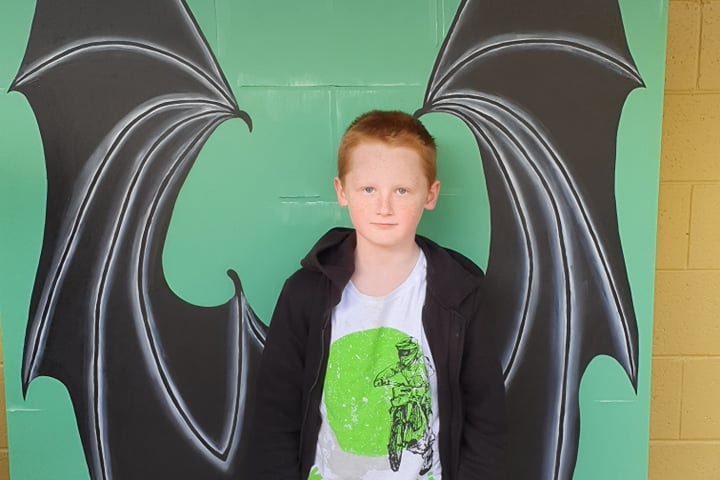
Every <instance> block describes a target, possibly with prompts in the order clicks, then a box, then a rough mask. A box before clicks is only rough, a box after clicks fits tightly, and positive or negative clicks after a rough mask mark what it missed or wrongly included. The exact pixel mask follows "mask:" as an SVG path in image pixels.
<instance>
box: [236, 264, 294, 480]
mask: <svg viewBox="0 0 720 480" xmlns="http://www.w3.org/2000/svg"><path fill="white" fill-rule="evenodd" d="M293 285H297V282H293V277H290V279H288V281H286V282H285V285H284V286H283V289H282V291H281V292H280V297H279V298H278V302H277V305H276V306H275V311H274V313H273V316H272V320H271V322H270V327H269V330H268V334H267V339H266V342H265V348H264V351H263V355H262V359H261V362H260V370H259V374H258V377H257V378H258V384H257V388H256V394H257V397H256V403H255V415H254V417H253V424H252V427H251V431H252V434H251V446H250V448H249V453H250V454H249V455H248V463H249V464H250V466H249V472H251V475H250V478H253V479H254V480H264V479H267V480H299V479H300V459H299V448H300V447H299V444H300V430H301V426H302V416H303V393H302V382H303V371H304V369H303V365H304V358H305V348H306V345H307V329H308V327H307V324H306V322H305V320H304V318H303V314H304V310H305V309H304V306H303V301H302V299H303V295H301V294H300V292H298V291H296V290H297V287H293Z"/></svg>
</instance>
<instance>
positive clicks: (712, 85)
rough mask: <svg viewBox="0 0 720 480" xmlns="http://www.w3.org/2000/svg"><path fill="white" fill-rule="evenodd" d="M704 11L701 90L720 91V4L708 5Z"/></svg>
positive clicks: (700, 75) (701, 42)
mask: <svg viewBox="0 0 720 480" xmlns="http://www.w3.org/2000/svg"><path fill="white" fill-rule="evenodd" d="M702 8H703V10H702V34H701V40H700V45H701V48H700V73H699V78H698V85H699V87H700V88H701V89H715V90H717V89H720V2H712V3H706V4H704V5H703V7H702Z"/></svg>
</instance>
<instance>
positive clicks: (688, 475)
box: [648, 442, 720, 480]
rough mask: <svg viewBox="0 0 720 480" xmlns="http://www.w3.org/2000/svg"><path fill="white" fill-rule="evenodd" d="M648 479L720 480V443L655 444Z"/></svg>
mask: <svg viewBox="0 0 720 480" xmlns="http://www.w3.org/2000/svg"><path fill="white" fill-rule="evenodd" d="M648 478H649V479H650V480H679V479H692V480H717V479H718V478H720V442H712V443H694V442H693V443H682V442H651V443H650V469H649V475H648Z"/></svg>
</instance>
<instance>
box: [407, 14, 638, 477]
mask: <svg viewBox="0 0 720 480" xmlns="http://www.w3.org/2000/svg"><path fill="white" fill-rule="evenodd" d="M639 86H642V80H641V79H640V76H639V74H638V72H637V70H636V67H635V65H634V63H633V60H632V58H631V55H630V52H629V50H628V46H627V43H626V39H625V34H624V29H623V24H622V18H621V15H620V11H619V7H618V4H617V1H615V0H579V1H575V2H569V3H568V2H563V1H560V0H544V1H537V0H486V1H482V0H465V1H463V2H462V4H461V5H460V8H459V10H458V13H457V15H456V17H455V19H454V22H453V24H452V26H451V28H450V31H449V33H448V35H447V38H446V39H445V43H444V45H443V46H442V49H441V52H440V54H439V56H438V58H437V61H436V64H435V67H434V70H433V72H432V75H431V78H430V81H429V85H428V87H427V93H426V97H425V105H424V108H423V109H422V110H421V112H448V113H450V114H452V115H455V116H457V117H459V118H460V119H462V120H463V121H464V122H465V123H466V124H467V126H468V127H469V128H470V129H471V130H472V132H473V134H474V136H475V138H476V140H477V144H478V147H479V149H480V153H481V156H482V161H483V168H484V171H485V176H486V182H487V188H488V194H489V201H490V209H491V214H490V215H491V226H492V232H491V243H490V255H489V261H488V266H487V278H488V282H487V284H488V285H489V289H490V290H491V292H490V294H489V298H492V299H494V301H493V305H492V306H491V311H492V314H493V318H494V320H495V321H496V323H497V324H496V329H497V332H498V333H497V335H498V339H499V343H498V344H499V345H500V350H501V360H502V365H503V368H504V373H505V380H506V387H507V392H508V412H509V418H510V439H509V448H508V455H509V457H511V459H510V460H509V461H508V462H507V465H508V470H509V476H508V478H512V479H514V480H519V479H533V480H537V479H570V478H571V477H572V474H573V470H574V468H575V463H576V458H577V451H578V439H579V405H578V390H579V383H580V379H581V376H582V374H583V372H584V370H585V368H586V367H587V365H588V363H589V362H590V361H591V360H592V359H593V358H594V357H595V356H597V355H600V354H606V355H610V356H612V357H613V358H615V359H616V360H617V361H618V362H619V363H620V364H621V365H622V367H623V368H624V369H625V371H626V372H627V375H628V377H629V379H630V381H631V382H632V384H633V385H634V387H635V388H637V376H638V333H637V324H636V319H635V313H634V308H633V305H632V298H631V294H630V287H629V283H628V278H627V273H626V270H625V261H624V257H623V252H622V247H621V244H620V237H619V233H618V224H617V214H616V205H615V194H614V174H615V172H614V170H615V146H616V138H617V128H618V122H619V118H620V113H621V110H622V107H623V104H624V102H625V100H626V98H627V96H628V94H629V93H630V92H631V91H632V90H633V89H635V88H637V87H639ZM518 459H522V461H518Z"/></svg>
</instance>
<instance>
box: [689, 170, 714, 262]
mask: <svg viewBox="0 0 720 480" xmlns="http://www.w3.org/2000/svg"><path fill="white" fill-rule="evenodd" d="M718 205H720V183H718V184H717V185H695V186H694V187H693V195H692V213H691V220H690V244H689V249H690V254H689V260H688V265H689V266H690V268H720V221H719V220H720V213H718V212H719V211H718Z"/></svg>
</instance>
